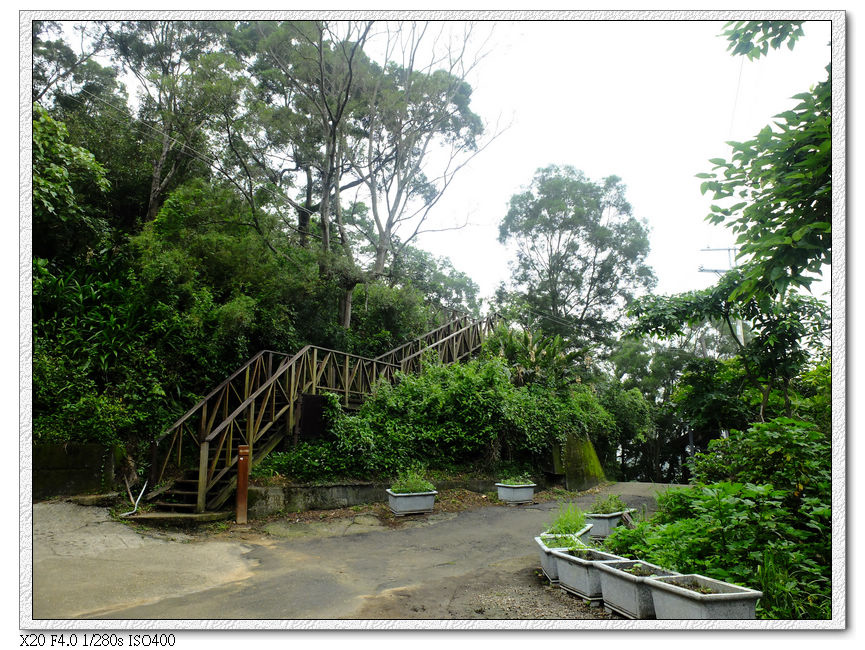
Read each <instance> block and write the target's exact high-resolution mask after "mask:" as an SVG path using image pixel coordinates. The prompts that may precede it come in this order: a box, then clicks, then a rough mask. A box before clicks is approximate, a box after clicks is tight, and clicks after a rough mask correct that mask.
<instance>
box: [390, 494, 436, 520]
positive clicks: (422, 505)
mask: <svg viewBox="0 0 865 650" xmlns="http://www.w3.org/2000/svg"><path fill="white" fill-rule="evenodd" d="M386 492H387V500H388V505H389V506H390V511H391V512H392V513H393V514H395V515H396V516H397V517H400V516H402V515H414V514H418V513H422V512H432V511H433V506H434V505H435V500H436V495H437V494H438V492H436V491H435V490H433V491H432V492H405V493H402V494H399V493H397V492H394V491H393V490H391V489H388V490H386Z"/></svg>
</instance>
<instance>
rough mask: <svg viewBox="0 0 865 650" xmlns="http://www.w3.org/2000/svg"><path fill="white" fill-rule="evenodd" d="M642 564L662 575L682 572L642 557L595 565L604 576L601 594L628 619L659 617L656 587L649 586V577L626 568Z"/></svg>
mask: <svg viewBox="0 0 865 650" xmlns="http://www.w3.org/2000/svg"><path fill="white" fill-rule="evenodd" d="M636 564H639V565H641V566H644V567H646V568H647V569H649V570H650V571H652V573H653V574H654V575H656V576H658V577H663V576H677V575H680V574H679V573H676V572H675V571H667V570H666V569H662V568H661V567H659V566H656V565H654V564H649V563H648V562H641V561H639V560H622V561H621V562H598V563H597V564H596V565H595V566H596V567H597V569H598V572H599V573H600V577H601V593H602V598H603V599H604V605H605V606H606V607H609V608H610V609H612V610H613V611H615V612H618V613H619V614H621V615H622V616H627V617H628V618H638V619H644V618H655V606H654V603H653V601H652V590H651V589H650V588H649V585H647V584H646V583H647V581H648V580H649V578H648V577H645V576H635V575H633V574H631V573H628V572H627V571H624V569H630V568H632V567H633V566H634V565H636Z"/></svg>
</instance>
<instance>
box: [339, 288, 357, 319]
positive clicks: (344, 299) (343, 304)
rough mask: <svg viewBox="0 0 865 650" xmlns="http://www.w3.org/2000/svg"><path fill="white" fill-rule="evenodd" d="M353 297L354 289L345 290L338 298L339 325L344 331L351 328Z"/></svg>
mask: <svg viewBox="0 0 865 650" xmlns="http://www.w3.org/2000/svg"><path fill="white" fill-rule="evenodd" d="M353 297H354V287H352V288H351V289H345V290H344V291H343V294H342V295H341V296H340V297H339V324H340V326H342V327H344V328H345V329H349V328H350V327H351V303H352V298H353Z"/></svg>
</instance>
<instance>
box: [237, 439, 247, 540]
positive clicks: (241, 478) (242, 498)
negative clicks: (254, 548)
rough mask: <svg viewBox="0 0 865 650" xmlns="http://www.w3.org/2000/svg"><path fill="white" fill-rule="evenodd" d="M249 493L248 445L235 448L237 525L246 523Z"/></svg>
mask: <svg viewBox="0 0 865 650" xmlns="http://www.w3.org/2000/svg"><path fill="white" fill-rule="evenodd" d="M248 492H249V445H238V447H237V517H236V519H235V521H236V522H237V523H238V524H245V523H246V502H247V495H248Z"/></svg>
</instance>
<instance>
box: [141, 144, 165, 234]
mask: <svg viewBox="0 0 865 650" xmlns="http://www.w3.org/2000/svg"><path fill="white" fill-rule="evenodd" d="M170 148H171V139H170V137H169V136H168V134H167V133H166V134H164V135H163V138H162V151H161V152H160V154H159V159H158V160H156V163H155V165H154V167H153V175H152V176H151V179H150V196H149V197H148V200H147V217H146V220H147V221H148V222H150V221H153V219H154V218H156V213H157V212H158V211H159V197H160V195H161V194H162V187H163V184H164V181H163V178H162V170H163V169H164V168H165V161H166V160H168V151H169V150H170Z"/></svg>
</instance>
